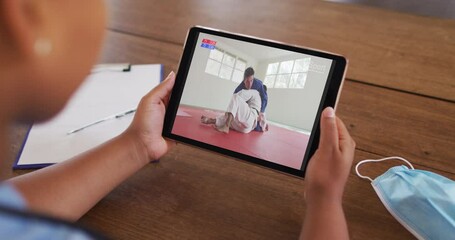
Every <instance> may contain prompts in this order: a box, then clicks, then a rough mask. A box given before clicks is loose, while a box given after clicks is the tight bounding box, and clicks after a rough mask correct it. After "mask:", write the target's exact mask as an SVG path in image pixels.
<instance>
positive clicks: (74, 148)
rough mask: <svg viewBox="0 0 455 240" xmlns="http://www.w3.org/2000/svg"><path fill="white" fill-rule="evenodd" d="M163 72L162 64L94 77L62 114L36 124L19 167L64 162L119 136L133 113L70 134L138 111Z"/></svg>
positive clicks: (97, 74)
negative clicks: (88, 125)
mask: <svg viewBox="0 0 455 240" xmlns="http://www.w3.org/2000/svg"><path fill="white" fill-rule="evenodd" d="M161 69H162V65H159V64H154V65H133V66H132V67H131V71H130V72H109V71H106V72H98V73H94V74H91V75H90V76H89V77H87V79H86V80H85V82H84V83H83V84H82V86H81V87H80V88H79V89H78V90H77V92H76V93H75V94H74V95H73V97H72V98H71V99H70V101H69V102H68V104H67V106H66V107H65V109H63V110H62V112H61V113H60V114H59V115H57V116H56V117H55V118H53V119H52V120H50V121H49V122H46V123H42V124H37V125H33V127H32V128H31V130H30V133H29V135H28V138H27V140H26V143H25V146H24V149H23V151H22V154H21V156H20V158H19V161H18V162H17V165H18V166H21V165H28V164H52V163H58V162H62V161H64V160H67V159H69V158H72V157H74V156H76V155H78V154H80V153H82V152H85V151H87V150H89V149H91V148H93V147H96V146H98V145H100V144H102V143H104V142H106V141H107V140H109V139H111V138H113V137H115V136H117V135H119V134H120V133H121V132H123V131H124V130H125V129H126V128H127V127H128V126H129V124H130V123H131V121H132V119H133V117H134V114H129V115H127V116H124V117H122V118H119V119H112V120H108V121H105V122H102V123H99V124H96V125H93V126H90V127H88V128H86V129H84V130H82V131H79V132H76V133H73V134H70V135H68V134H67V132H69V131H71V130H74V129H77V128H80V127H82V126H84V125H86V124H89V123H92V122H95V121H97V120H100V119H102V118H105V117H107V116H111V115H113V114H117V113H121V112H125V111H127V110H130V109H132V108H135V107H136V106H137V105H138V103H139V101H140V100H141V98H142V97H143V96H144V95H145V94H147V93H148V92H149V91H150V90H151V89H153V88H154V87H155V86H157V85H158V84H159V83H160V80H161Z"/></svg>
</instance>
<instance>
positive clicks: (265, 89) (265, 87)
mask: <svg viewBox="0 0 455 240" xmlns="http://www.w3.org/2000/svg"><path fill="white" fill-rule="evenodd" d="M262 86H264V91H265V92H267V86H266V85H265V84H263V85H262Z"/></svg>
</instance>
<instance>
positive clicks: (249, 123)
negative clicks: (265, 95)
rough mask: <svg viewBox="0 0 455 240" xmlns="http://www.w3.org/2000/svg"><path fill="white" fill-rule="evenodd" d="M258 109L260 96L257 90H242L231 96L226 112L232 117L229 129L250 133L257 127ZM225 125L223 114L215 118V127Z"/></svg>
mask: <svg viewBox="0 0 455 240" xmlns="http://www.w3.org/2000/svg"><path fill="white" fill-rule="evenodd" d="M259 109H261V96H259V92H258V91H257V90H254V89H249V90H246V89H244V90H241V91H239V92H237V93H235V94H233V95H232V98H231V101H230V102H229V105H228V107H227V110H226V112H229V113H231V114H232V116H233V120H232V122H231V126H230V128H232V129H234V130H236V131H239V132H242V133H249V132H251V131H252V130H253V129H254V128H255V127H256V125H257V121H258V116H259ZM225 124H226V115H225V114H223V115H221V116H218V117H216V123H215V125H216V126H217V127H220V126H224V125H225Z"/></svg>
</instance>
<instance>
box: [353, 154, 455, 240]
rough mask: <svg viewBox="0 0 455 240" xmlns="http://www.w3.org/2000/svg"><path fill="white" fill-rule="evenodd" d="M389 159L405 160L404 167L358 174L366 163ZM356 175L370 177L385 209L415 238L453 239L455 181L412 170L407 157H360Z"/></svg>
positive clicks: (454, 230)
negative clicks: (369, 173)
mask: <svg viewBox="0 0 455 240" xmlns="http://www.w3.org/2000/svg"><path fill="white" fill-rule="evenodd" d="M389 159H400V160H403V161H405V162H406V163H407V164H408V165H409V166H410V167H411V169H409V168H408V167H406V166H403V165H402V166H397V167H392V168H390V169H389V170H388V171H387V172H385V173H384V174H382V175H381V176H379V177H377V178H376V179H374V180H373V179H371V178H370V177H367V176H363V175H361V174H360V173H359V170H358V168H359V166H360V165H361V164H363V163H366V162H380V161H385V160H389ZM355 170H356V173H357V175H358V176H359V177H361V178H365V179H369V180H370V181H371V185H373V188H374V190H375V191H376V193H377V195H378V196H379V198H380V199H381V201H382V203H383V204H384V206H385V207H386V208H387V210H388V211H389V212H390V213H391V214H392V215H393V217H395V218H396V219H397V220H398V222H400V223H401V224H402V225H403V226H404V227H405V228H406V229H407V230H409V231H410V232H411V233H412V234H413V235H414V236H416V237H417V238H418V239H451V240H453V239H455V182H454V181H452V180H450V179H448V178H445V177H443V176H441V175H438V174H435V173H432V172H428V171H423V170H415V169H414V167H413V166H412V165H411V163H410V162H408V161H407V160H406V159H403V158H400V157H390V158H383V159H378V160H363V161H360V162H359V163H358V164H357V165H356V166H355Z"/></svg>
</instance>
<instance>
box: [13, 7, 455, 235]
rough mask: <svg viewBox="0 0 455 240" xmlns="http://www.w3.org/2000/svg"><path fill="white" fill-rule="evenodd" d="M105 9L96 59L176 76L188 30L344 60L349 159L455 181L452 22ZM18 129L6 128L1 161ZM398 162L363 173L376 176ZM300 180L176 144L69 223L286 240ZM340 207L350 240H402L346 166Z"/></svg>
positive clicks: (298, 203)
mask: <svg viewBox="0 0 455 240" xmlns="http://www.w3.org/2000/svg"><path fill="white" fill-rule="evenodd" d="M108 5H109V7H110V10H109V12H110V15H111V22H110V23H109V26H108V28H107V30H106V33H107V39H106V45H105V48H104V50H103V54H102V57H101V62H131V63H137V64H139V63H162V64H164V66H165V70H166V73H167V72H169V71H171V70H176V69H177V64H178V61H179V59H180V55H181V52H182V45H183V42H184V40H185V34H186V31H187V29H188V28H189V27H190V26H192V25H196V24H198V25H204V26H209V27H214V28H219V29H225V30H229V31H233V32H240V33H244V34H248V35H255V36H259V37H264V38H270V39H274V40H278V41H283V42H288V43H292V44H298V45H303V46H308V47H313V48H319V49H324V50H328V51H331V52H336V53H340V54H343V55H345V56H346V57H347V58H349V60H350V66H349V70H348V73H347V81H346V82H345V85H344V89H343V92H342V96H341V100H340V103H339V108H338V112H337V114H338V115H339V116H340V117H341V118H342V119H343V120H344V121H345V123H346V124H347V126H348V128H349V131H350V132H351V134H352V136H353V137H354V139H355V140H356V142H357V149H356V156H355V160H354V164H355V163H357V162H358V161H360V160H362V159H366V158H381V157H384V156H391V155H400V156H403V157H405V158H407V159H409V160H410V161H411V162H412V163H413V164H414V166H415V167H416V168H418V169H425V170H430V171H433V172H436V173H439V174H442V175H444V176H446V177H449V178H451V179H455V161H454V160H455V151H454V149H455V104H454V101H455V21H453V20H442V19H436V18H429V17H420V16H414V15H409V14H402V13H397V12H392V11H387V10H381V9H376V8H369V7H364V6H356V5H344V4H337V3H327V2H321V1H313V0H303V1H302V0H289V1H272V0H250V1H242V0H231V1H212V0H195V1H184V0H167V1H159V0H131V1H121V0H110V1H108ZM23 134H24V130H23V128H20V127H19V128H14V131H12V138H13V140H14V143H15V144H14V145H13V146H12V149H11V152H12V155H14V154H16V153H17V149H18V148H19V143H20V142H21V140H22V139H23ZM11 162H12V159H11ZM397 164H401V163H400V162H391V163H384V164H377V165H370V166H367V167H363V168H362V171H363V172H364V173H365V174H368V175H370V176H373V177H376V176H378V175H380V174H381V173H383V172H384V171H385V170H386V169H388V168H389V167H391V166H392V165H397ZM22 173H23V171H16V172H12V171H11V172H8V173H7V175H8V174H9V176H13V175H18V174H22ZM304 182H305V181H304V180H302V179H297V178H294V177H290V176H287V175H284V174H280V173H277V172H274V171H271V170H268V169H264V168H261V167H257V166H253V165H250V164H247V163H244V162H241V161H236V160H233V159H231V158H228V157H224V156H220V155H217V154H214V153H210V152H205V151H202V150H199V149H195V148H192V147H188V146H185V145H181V144H179V145H177V147H175V148H174V149H173V150H172V151H171V152H169V153H168V154H167V155H166V156H165V157H163V158H162V159H161V161H160V162H159V163H156V164H150V165H149V166H147V167H145V168H144V169H143V170H141V171H140V172H138V173H137V174H136V175H135V176H133V177H132V178H130V179H129V180H128V181H126V182H124V183H123V184H122V185H120V186H119V187H118V188H117V189H115V190H114V191H113V192H112V193H111V194H109V195H108V196H107V197H106V198H105V199H103V200H102V201H101V202H100V203H99V204H97V205H96V206H95V207H94V208H93V209H92V210H91V211H90V212H89V213H87V214H86V215H85V216H84V217H83V218H82V219H81V220H80V222H81V223H83V224H85V225H88V226H89V227H91V228H94V229H97V230H99V231H100V232H102V233H105V234H107V235H108V236H112V237H113V238H115V239H297V238H298V236H299V233H300V230H301V226H302V222H303V216H304V213H305V206H304V200H303V193H304V190H305V188H304ZM344 209H345V213H346V217H347V221H348V225H349V231H350V235H351V238H352V239H413V236H412V235H411V234H410V233H409V232H408V231H407V230H405V229H404V228H403V227H402V226H401V225H400V224H399V223H398V222H397V221H396V220H395V219H394V218H393V217H392V216H391V215H390V214H389V213H388V212H387V210H386V209H385V208H384V206H383V205H382V204H381V202H380V201H379V199H378V198H377V196H376V194H375V192H374V191H373V189H372V187H371V185H370V184H369V182H368V181H365V180H362V179H360V178H358V177H357V176H356V175H355V172H354V171H352V173H351V175H350V177H349V180H348V184H347V187H346V192H345V197H344ZM327 227H330V226H327Z"/></svg>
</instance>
